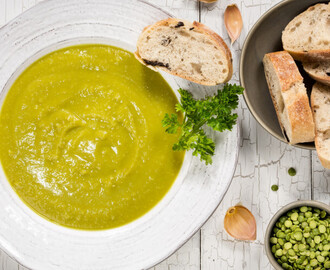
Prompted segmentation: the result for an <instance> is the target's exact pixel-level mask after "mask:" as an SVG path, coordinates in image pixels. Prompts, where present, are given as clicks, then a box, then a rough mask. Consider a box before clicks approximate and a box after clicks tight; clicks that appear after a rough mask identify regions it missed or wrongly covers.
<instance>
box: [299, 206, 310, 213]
mask: <svg viewBox="0 0 330 270" xmlns="http://www.w3.org/2000/svg"><path fill="white" fill-rule="evenodd" d="M307 210H308V209H307V207H306V206H302V207H300V211H301V212H303V213H305V212H307Z"/></svg>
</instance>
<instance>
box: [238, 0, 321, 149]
mask: <svg viewBox="0 0 330 270" xmlns="http://www.w3.org/2000/svg"><path fill="white" fill-rule="evenodd" d="M295 1H296V0H283V1H281V2H279V3H277V4H275V5H274V6H272V7H271V8H270V9H268V10H267V11H266V12H265V13H264V14H263V15H262V16H261V17H260V18H259V19H258V20H257V21H256V22H255V24H254V25H253V26H252V28H251V29H250V31H249V33H248V35H247V36H246V38H245V41H244V44H243V47H242V53H241V57H240V61H239V80H240V83H241V85H242V87H244V88H245V83H244V78H243V73H244V72H243V60H244V58H245V55H246V54H247V52H246V50H247V49H246V48H247V44H248V43H249V42H250V40H251V39H252V36H253V35H254V33H255V32H256V30H257V28H258V26H259V25H260V24H262V23H263V21H264V19H265V18H266V17H267V16H269V14H270V13H272V12H273V11H275V10H276V9H278V8H280V7H282V6H283V5H285V4H287V3H289V2H295ZM243 98H244V100H245V103H246V105H247V107H248V109H249V111H250V112H251V114H252V116H253V117H254V119H255V120H256V121H257V122H258V123H259V125H260V126H262V127H263V128H264V129H265V130H266V131H267V132H268V133H269V134H271V135H272V136H273V137H275V138H276V139H278V140H280V141H281V142H284V143H286V144H287V145H290V146H294V147H297V148H301V149H307V150H315V149H316V148H315V146H314V147H313V146H308V145H304V144H302V143H298V144H290V143H289V142H288V141H287V140H285V138H284V137H283V136H279V135H278V134H277V133H275V132H273V131H272V130H271V129H270V128H269V127H268V125H267V124H266V123H265V122H264V121H263V120H262V119H261V118H260V117H259V116H258V114H257V113H256V111H255V110H254V108H253V106H252V104H251V102H250V99H249V97H248V96H247V94H246V91H243Z"/></svg>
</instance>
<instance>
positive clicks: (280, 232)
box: [277, 231, 285, 238]
mask: <svg viewBox="0 0 330 270" xmlns="http://www.w3.org/2000/svg"><path fill="white" fill-rule="evenodd" d="M277 237H278V238H285V233H284V232H282V231H279V234H278V236H277Z"/></svg>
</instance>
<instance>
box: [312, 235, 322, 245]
mask: <svg viewBox="0 0 330 270" xmlns="http://www.w3.org/2000/svg"><path fill="white" fill-rule="evenodd" d="M314 242H315V243H316V244H319V243H320V242H321V237H320V236H319V235H317V236H315V237H314Z"/></svg>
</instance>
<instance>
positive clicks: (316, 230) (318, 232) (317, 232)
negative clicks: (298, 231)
mask: <svg viewBox="0 0 330 270" xmlns="http://www.w3.org/2000/svg"><path fill="white" fill-rule="evenodd" d="M312 232H313V234H314V235H318V234H320V231H319V229H318V228H315V229H313V231H312Z"/></svg>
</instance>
